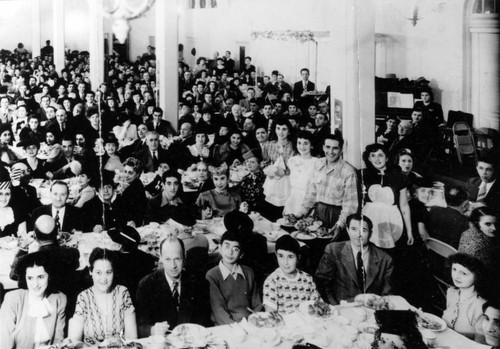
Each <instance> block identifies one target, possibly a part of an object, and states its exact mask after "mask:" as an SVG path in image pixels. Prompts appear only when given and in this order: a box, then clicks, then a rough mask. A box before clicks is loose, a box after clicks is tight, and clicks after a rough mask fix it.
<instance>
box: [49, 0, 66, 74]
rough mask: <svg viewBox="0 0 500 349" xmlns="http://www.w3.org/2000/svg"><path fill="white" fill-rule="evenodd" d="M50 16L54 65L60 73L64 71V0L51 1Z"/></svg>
mask: <svg viewBox="0 0 500 349" xmlns="http://www.w3.org/2000/svg"><path fill="white" fill-rule="evenodd" d="M52 15H53V21H52V24H53V30H52V31H53V40H52V41H53V43H52V46H53V47H54V65H55V67H56V71H58V72H60V71H61V70H62V69H64V31H65V30H64V0H54V1H53V7H52Z"/></svg>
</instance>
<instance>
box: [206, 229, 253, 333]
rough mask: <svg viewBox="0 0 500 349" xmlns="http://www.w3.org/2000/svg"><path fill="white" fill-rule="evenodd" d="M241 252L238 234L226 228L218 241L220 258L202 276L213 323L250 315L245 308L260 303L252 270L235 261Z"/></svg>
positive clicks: (237, 320) (237, 319) (219, 323)
mask: <svg viewBox="0 0 500 349" xmlns="http://www.w3.org/2000/svg"><path fill="white" fill-rule="evenodd" d="M243 253H244V246H243V244H242V239H241V236H240V235H239V234H238V233H237V232H235V231H226V232H225V233H224V234H223V235H222V238H221V242H220V254H221V256H222V260H221V261H220V262H219V265H218V266H216V267H213V268H212V269H210V270H209V271H208V272H207V275H206V279H207V280H208V283H209V285H210V306H211V308H212V315H211V318H212V321H213V322H214V324H215V325H225V324H230V323H234V322H239V321H241V320H242V319H243V318H244V317H247V316H248V315H250V311H249V310H248V308H250V309H257V308H258V307H260V306H261V300H260V296H259V293H258V290H257V286H256V283H255V278H254V273H253V271H252V269H250V268H249V267H247V266H244V265H240V264H239V263H238V262H239V260H240V258H241V257H242V256H243Z"/></svg>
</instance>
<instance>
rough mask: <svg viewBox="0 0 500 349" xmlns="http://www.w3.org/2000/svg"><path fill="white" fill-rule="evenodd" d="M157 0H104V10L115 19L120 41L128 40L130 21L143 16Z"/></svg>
mask: <svg viewBox="0 0 500 349" xmlns="http://www.w3.org/2000/svg"><path fill="white" fill-rule="evenodd" d="M154 2H155V0H103V10H104V15H105V16H106V17H109V18H112V19H113V26H112V27H111V28H112V29H113V33H114V34H115V36H116V38H117V39H118V41H119V42H120V43H122V44H123V43H125V40H127V36H128V32H129V30H130V25H129V24H128V21H129V20H130V19H134V18H137V17H140V16H142V15H143V14H144V13H145V12H146V11H147V10H149V8H151V6H153V4H154Z"/></svg>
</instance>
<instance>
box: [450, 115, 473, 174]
mask: <svg viewBox="0 0 500 349" xmlns="http://www.w3.org/2000/svg"><path fill="white" fill-rule="evenodd" d="M452 132H453V144H454V145H455V151H456V153H457V158H458V162H459V163H460V166H463V162H464V160H465V159H466V158H472V159H473V160H474V164H476V162H477V154H476V143H475V141H474V135H473V134H472V131H471V129H470V128H469V125H468V124H467V122H465V121H458V122H455V123H454V124H453V127H452Z"/></svg>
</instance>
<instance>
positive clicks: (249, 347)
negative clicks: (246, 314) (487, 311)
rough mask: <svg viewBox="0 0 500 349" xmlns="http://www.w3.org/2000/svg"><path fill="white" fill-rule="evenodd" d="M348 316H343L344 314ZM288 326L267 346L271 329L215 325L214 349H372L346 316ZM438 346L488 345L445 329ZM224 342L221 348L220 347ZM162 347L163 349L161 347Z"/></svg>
mask: <svg viewBox="0 0 500 349" xmlns="http://www.w3.org/2000/svg"><path fill="white" fill-rule="evenodd" d="M389 299H390V301H391V302H392V303H393V304H394V307H395V309H397V310H409V309H412V308H413V307H412V306H411V305H410V304H409V303H408V302H407V301H406V300H405V299H404V298H402V297H400V296H389ZM365 310H366V313H367V315H368V319H367V320H366V321H367V322H373V321H374V319H373V313H374V312H373V311H371V310H367V309H365ZM344 314H345V313H343V315H344ZM284 321H285V326H284V327H283V328H280V329H278V330H277V332H278V334H279V337H280V338H279V339H278V340H276V341H273V342H272V343H266V342H265V341H264V340H263V338H264V337H265V332H264V331H268V329H265V330H262V329H256V328H254V327H252V326H250V325H249V324H248V322H247V321H246V320H243V321H242V322H241V323H239V324H231V325H223V326H215V327H211V328H208V331H209V332H210V334H211V338H214V342H215V343H219V345H217V346H214V348H224V347H225V348H229V349H233V348H238V349H254V348H259V347H263V348H276V349H291V348H292V346H293V345H294V341H293V340H292V339H291V338H290V337H294V338H296V339H300V338H303V342H307V343H311V344H314V345H317V346H318V347H320V348H325V349H348V348H354V349H356V348H357V349H364V348H371V346H369V344H370V343H371V342H369V341H367V340H368V339H370V340H371V339H372V337H371V336H366V334H362V333H361V331H360V330H358V328H359V327H360V326H359V323H357V322H356V321H352V320H350V321H349V322H347V321H346V317H345V316H334V317H332V318H330V319H319V318H314V317H312V316H310V315H307V314H304V313H302V312H301V311H300V310H297V311H296V312H294V313H292V314H287V315H285V316H284ZM435 333H436V343H435V345H434V348H443V349H444V348H446V349H483V348H489V346H486V345H482V344H478V343H476V342H474V341H472V340H470V339H468V338H466V337H464V336H462V335H460V334H458V333H457V332H455V331H453V330H451V329H449V328H446V329H445V330H444V331H441V332H435ZM136 341H138V342H140V343H141V344H143V345H144V348H145V349H148V348H151V349H153V348H159V347H155V346H154V344H153V343H152V339H151V338H142V339H139V340H136ZM220 343H222V345H221V344H220ZM161 348H162V347H161Z"/></svg>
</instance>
